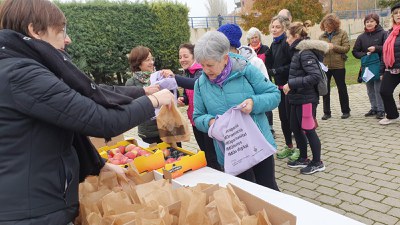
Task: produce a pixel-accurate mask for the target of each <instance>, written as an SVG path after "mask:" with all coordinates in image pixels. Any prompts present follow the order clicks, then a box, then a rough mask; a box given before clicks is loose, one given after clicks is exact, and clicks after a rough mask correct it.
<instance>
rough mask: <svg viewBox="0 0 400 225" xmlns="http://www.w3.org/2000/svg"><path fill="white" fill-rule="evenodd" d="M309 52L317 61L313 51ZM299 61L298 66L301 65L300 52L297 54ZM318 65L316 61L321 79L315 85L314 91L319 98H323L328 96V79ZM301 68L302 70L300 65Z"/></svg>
mask: <svg viewBox="0 0 400 225" xmlns="http://www.w3.org/2000/svg"><path fill="white" fill-rule="evenodd" d="M311 52H312V53H313V54H314V55H315V56H316V57H317V60H318V56H317V55H316V54H315V53H314V52H313V51H311ZM299 60H300V65H301V52H300V54H299ZM320 63H321V62H319V61H318V68H319V73H320V74H321V79H320V80H319V81H318V84H317V85H316V89H317V91H318V94H319V96H325V95H327V94H328V77H327V76H326V73H325V71H324V70H323V69H322V67H321V64H320ZM301 67H302V69H303V66H302V65H301Z"/></svg>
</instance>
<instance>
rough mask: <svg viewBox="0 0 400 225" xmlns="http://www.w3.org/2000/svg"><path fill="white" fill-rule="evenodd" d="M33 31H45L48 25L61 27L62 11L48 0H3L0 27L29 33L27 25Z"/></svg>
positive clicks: (62, 22)
mask: <svg viewBox="0 0 400 225" xmlns="http://www.w3.org/2000/svg"><path fill="white" fill-rule="evenodd" d="M31 23H32V25H33V30H34V31H35V32H47V29H48V28H49V27H52V28H55V29H60V30H61V29H63V28H64V26H65V24H66V19H65V16H64V13H63V12H62V11H61V9H60V8H58V7H57V5H55V4H54V3H53V2H51V1H49V0H4V1H3V2H2V3H1V5H0V29H10V30H14V31H16V32H19V33H21V34H24V35H27V36H28V35H29V31H28V26H29V24H31Z"/></svg>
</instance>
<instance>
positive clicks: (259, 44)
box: [250, 42, 261, 52]
mask: <svg viewBox="0 0 400 225" xmlns="http://www.w3.org/2000/svg"><path fill="white" fill-rule="evenodd" d="M250 47H251V48H252V49H253V50H254V51H255V52H257V50H260V49H259V48H260V47H261V42H258V44H257V45H256V46H253V45H252V44H250Z"/></svg>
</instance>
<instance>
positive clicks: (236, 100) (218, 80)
mask: <svg viewBox="0 0 400 225" xmlns="http://www.w3.org/2000/svg"><path fill="white" fill-rule="evenodd" d="M229 50H230V43H229V40H228V39H227V38H226V36H225V35H224V34H222V33H221V32H218V31H210V32H207V33H206V34H205V35H204V36H203V37H201V38H200V39H199V40H198V42H197V43H196V46H195V49H194V55H195V59H196V61H197V62H199V63H200V64H201V65H202V67H203V74H202V75H201V76H200V77H199V79H198V80H197V81H196V84H195V87H194V90H195V94H194V113H193V119H194V122H195V124H196V127H197V129H199V130H201V131H203V132H207V131H208V129H209V127H210V126H211V125H212V124H213V123H214V122H215V117H216V115H222V114H224V113H225V112H226V111H228V110H229V109H230V108H232V107H234V106H238V105H240V106H241V107H243V108H242V109H241V110H242V112H244V113H247V114H250V116H251V117H252V119H253V120H254V122H255V123H256V125H257V126H258V128H259V129H260V131H261V133H262V134H263V136H264V137H265V138H266V140H267V141H268V142H269V143H270V144H271V145H272V146H274V147H276V144H275V141H274V139H273V137H272V133H271V131H270V127H269V125H268V122H267V117H266V115H265V112H266V111H271V110H273V109H275V108H276V107H277V106H278V104H279V102H280V92H279V90H278V89H277V87H276V86H275V85H274V84H273V83H271V82H270V81H269V80H268V79H266V78H265V76H264V75H263V74H262V73H261V72H260V70H258V69H257V68H256V67H254V66H253V65H251V64H250V63H248V61H247V60H246V59H244V58H243V57H242V56H240V55H237V54H233V53H229ZM214 146H215V151H216V153H217V159H218V162H219V164H221V165H222V166H223V165H224V155H223V153H222V151H221V149H220V148H219V146H218V144H217V142H216V141H215V140H214ZM238 177H240V178H243V179H246V180H249V181H253V182H256V183H257V184H260V185H263V186H265V187H269V188H271V189H274V190H279V189H278V185H277V184H276V181H275V165H274V158H273V156H270V157H268V158H266V159H265V160H263V161H262V162H260V163H259V164H257V165H255V166H253V167H252V168H250V169H249V170H247V171H245V172H243V173H242V174H239V175H238Z"/></svg>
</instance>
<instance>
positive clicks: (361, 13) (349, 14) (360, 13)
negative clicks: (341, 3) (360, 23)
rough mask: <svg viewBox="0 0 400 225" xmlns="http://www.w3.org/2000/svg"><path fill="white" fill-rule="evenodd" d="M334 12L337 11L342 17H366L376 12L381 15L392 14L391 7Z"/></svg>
mask: <svg viewBox="0 0 400 225" xmlns="http://www.w3.org/2000/svg"><path fill="white" fill-rule="evenodd" d="M334 13H336V15H338V16H339V18H340V19H357V18H364V17H365V16H366V15H368V14H370V13H376V14H378V15H379V16H380V17H386V16H388V15H390V9H367V10H343V11H334Z"/></svg>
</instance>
